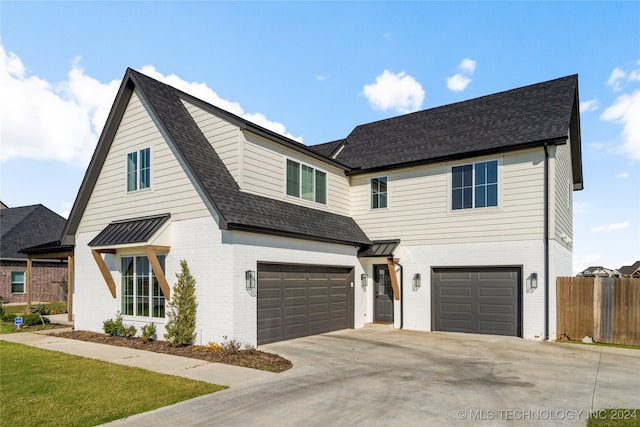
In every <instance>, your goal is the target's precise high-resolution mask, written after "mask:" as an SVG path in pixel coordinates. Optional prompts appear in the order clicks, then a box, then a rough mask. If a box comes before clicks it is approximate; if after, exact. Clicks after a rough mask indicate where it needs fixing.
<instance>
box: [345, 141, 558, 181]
mask: <svg viewBox="0 0 640 427" xmlns="http://www.w3.org/2000/svg"><path fill="white" fill-rule="evenodd" d="M566 143H567V138H566V137H557V138H551V139H545V140H539V141H533V142H527V143H524V144H518V145H510V146H508V147H499V148H492V149H488V150H477V151H470V152H466V153H455V154H450V155H447V156H439V157H433V158H430V159H420V160H412V161H408V162H400V163H394V164H390V165H382V166H376V167H372V168H366V169H352V170H350V171H347V172H345V173H346V175H347V176H350V175H363V174H367V173H374V172H382V171H389V170H394V169H404V168H410V167H416V166H424V165H429V164H434V163H441V162H449V161H455V160H463V159H469V158H472V157H480V156H487V155H491V154H502V153H507V152H510V151H519V150H526V149H528V148H537V147H543V146H544V145H545V144H547V145H562V144H566Z"/></svg>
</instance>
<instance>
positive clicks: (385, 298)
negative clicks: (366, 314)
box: [373, 265, 393, 323]
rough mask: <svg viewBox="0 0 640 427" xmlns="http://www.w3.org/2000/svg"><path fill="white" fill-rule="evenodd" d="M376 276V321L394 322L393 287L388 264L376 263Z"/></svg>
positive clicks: (374, 267)
mask: <svg viewBox="0 0 640 427" xmlns="http://www.w3.org/2000/svg"><path fill="white" fill-rule="evenodd" d="M373 269H374V277H375V287H376V288H375V291H376V293H375V295H376V296H375V298H376V299H375V301H374V307H375V309H374V311H375V314H374V321H376V322H388V323H393V287H392V286H391V276H389V267H388V266H386V265H374V266H373Z"/></svg>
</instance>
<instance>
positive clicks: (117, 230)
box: [89, 214, 170, 246]
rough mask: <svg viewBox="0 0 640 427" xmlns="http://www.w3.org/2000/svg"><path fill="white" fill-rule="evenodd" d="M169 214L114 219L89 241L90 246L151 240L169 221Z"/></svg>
mask: <svg viewBox="0 0 640 427" xmlns="http://www.w3.org/2000/svg"><path fill="white" fill-rule="evenodd" d="M169 216H170V215H169V214H164V215H154V216H148V217H144V218H136V219H131V220H124V221H114V222H112V223H111V224H109V225H107V227H106V228H105V229H104V230H102V231H101V232H100V233H99V234H98V235H97V236H96V237H94V238H93V240H91V241H90V242H89V246H108V245H120V244H124V243H141V242H146V241H147V240H149V239H150V238H151V237H153V235H154V234H155V233H156V231H158V230H159V229H160V227H161V226H162V224H164V223H165V222H167V220H168V219H169Z"/></svg>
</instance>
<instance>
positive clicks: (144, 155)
mask: <svg viewBox="0 0 640 427" xmlns="http://www.w3.org/2000/svg"><path fill="white" fill-rule="evenodd" d="M149 187H151V149H150V148H145V149H144V150H140V189H143V188H149Z"/></svg>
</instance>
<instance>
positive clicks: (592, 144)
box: [589, 142, 607, 151]
mask: <svg viewBox="0 0 640 427" xmlns="http://www.w3.org/2000/svg"><path fill="white" fill-rule="evenodd" d="M606 146H607V144H603V143H602V142H590V143H589V147H590V148H591V149H592V150H594V151H600V150H602V149H603V148H605V147H606Z"/></svg>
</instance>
